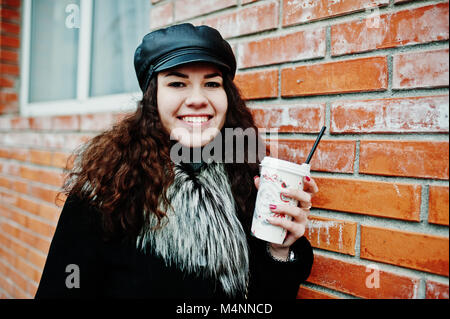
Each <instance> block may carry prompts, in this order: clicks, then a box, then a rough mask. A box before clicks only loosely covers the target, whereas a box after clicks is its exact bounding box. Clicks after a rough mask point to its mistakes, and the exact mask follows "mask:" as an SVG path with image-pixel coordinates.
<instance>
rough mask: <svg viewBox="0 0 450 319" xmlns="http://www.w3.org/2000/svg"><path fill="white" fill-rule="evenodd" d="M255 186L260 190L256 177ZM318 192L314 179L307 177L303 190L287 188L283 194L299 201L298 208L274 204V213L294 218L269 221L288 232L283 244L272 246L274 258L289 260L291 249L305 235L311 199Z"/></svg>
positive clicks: (272, 244)
mask: <svg viewBox="0 0 450 319" xmlns="http://www.w3.org/2000/svg"><path fill="white" fill-rule="evenodd" d="M255 186H256V188H259V177H258V176H255ZM318 191H319V188H318V187H317V184H316V183H315V181H314V180H313V179H312V178H310V177H308V176H305V177H304V178H303V190H301V189H298V188H297V189H296V188H286V189H284V190H283V193H282V194H283V195H284V196H285V197H289V198H293V199H296V200H297V201H298V206H292V205H289V204H278V203H277V204H275V203H274V204H273V205H274V206H271V211H272V212H273V213H279V214H286V215H289V216H291V217H292V220H288V219H287V218H276V217H272V218H270V219H268V222H269V223H271V224H272V225H276V226H280V227H283V228H284V229H286V230H287V235H286V239H285V240H284V242H283V244H274V243H271V244H270V252H271V254H272V256H274V257H277V258H280V259H283V260H285V259H287V257H288V254H289V247H290V246H291V245H292V244H293V243H294V242H295V241H296V240H297V239H299V238H300V237H302V236H303V235H304V234H305V228H306V224H307V223H308V216H309V209H310V208H311V199H312V197H313V196H314V195H315V194H316V193H317V192H318ZM275 205H276V206H275Z"/></svg>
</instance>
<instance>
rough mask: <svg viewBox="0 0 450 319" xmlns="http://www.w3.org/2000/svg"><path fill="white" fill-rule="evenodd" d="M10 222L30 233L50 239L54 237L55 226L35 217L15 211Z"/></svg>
mask: <svg viewBox="0 0 450 319" xmlns="http://www.w3.org/2000/svg"><path fill="white" fill-rule="evenodd" d="M10 220H11V221H13V222H15V223H17V224H19V225H21V226H23V227H24V228H26V229H27V230H28V231H31V232H33V233H35V234H38V235H41V236H44V237H49V238H50V237H51V236H53V233H54V231H55V226H52V225H49V224H48V223H44V222H41V221H39V220H37V219H35V218H33V217H30V216H27V215H25V214H22V213H19V212H17V211H14V214H12V216H11V218H10Z"/></svg>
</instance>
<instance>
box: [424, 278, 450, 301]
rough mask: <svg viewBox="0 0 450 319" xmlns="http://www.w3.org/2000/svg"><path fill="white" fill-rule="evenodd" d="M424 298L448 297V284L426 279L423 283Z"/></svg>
mask: <svg viewBox="0 0 450 319" xmlns="http://www.w3.org/2000/svg"><path fill="white" fill-rule="evenodd" d="M425 299H449V295H448V284H447V285H446V284H442V283H440V282H436V281H433V280H427V281H426V284H425Z"/></svg>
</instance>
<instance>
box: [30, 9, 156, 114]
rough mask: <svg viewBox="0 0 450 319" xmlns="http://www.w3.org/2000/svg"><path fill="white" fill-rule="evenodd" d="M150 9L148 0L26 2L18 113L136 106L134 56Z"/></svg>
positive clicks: (139, 95) (136, 85) (64, 111)
mask: <svg viewBox="0 0 450 319" xmlns="http://www.w3.org/2000/svg"><path fill="white" fill-rule="evenodd" d="M149 13H150V1H149V0H134V1H124V0H25V1H24V7H23V35H22V65H21V113H22V114H23V115H24V116H31V115H32V116H37V115H57V114H74V113H91V112H101V111H126V110H129V109H133V108H135V107H136V101H137V100H139V99H140V98H141V93H140V89H139V85H138V82H137V79H136V75H135V71H134V66H133V56H134V51H135V49H136V47H137V46H138V44H139V43H140V41H141V40H142V37H143V36H144V35H145V34H146V33H148V32H149V31H150V30H149V26H150V21H149Z"/></svg>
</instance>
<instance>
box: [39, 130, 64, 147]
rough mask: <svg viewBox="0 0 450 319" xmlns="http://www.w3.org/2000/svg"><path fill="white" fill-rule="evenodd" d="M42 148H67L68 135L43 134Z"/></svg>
mask: <svg viewBox="0 0 450 319" xmlns="http://www.w3.org/2000/svg"><path fill="white" fill-rule="evenodd" d="M40 136H41V141H42V144H41V146H42V147H43V148H46V149H63V148H66V147H67V143H66V139H67V138H68V137H67V135H66V134H63V133H59V134H55V133H50V132H49V133H41V134H40Z"/></svg>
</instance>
